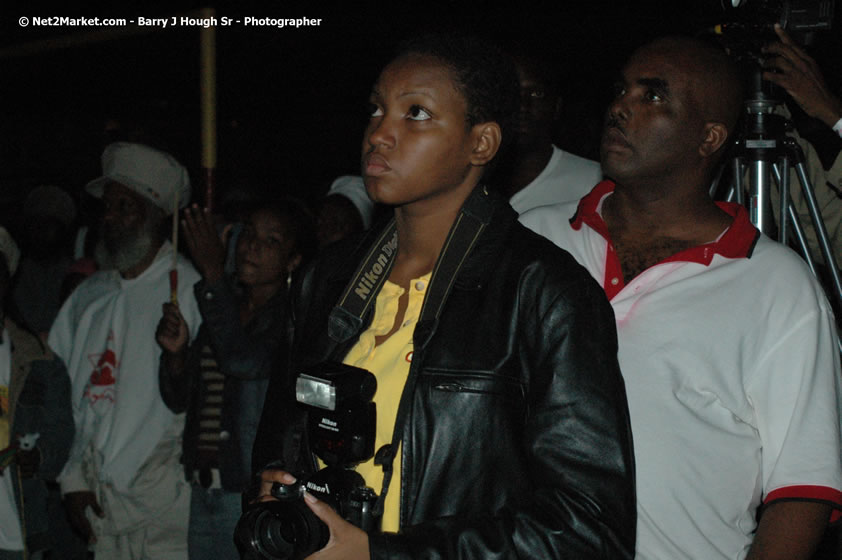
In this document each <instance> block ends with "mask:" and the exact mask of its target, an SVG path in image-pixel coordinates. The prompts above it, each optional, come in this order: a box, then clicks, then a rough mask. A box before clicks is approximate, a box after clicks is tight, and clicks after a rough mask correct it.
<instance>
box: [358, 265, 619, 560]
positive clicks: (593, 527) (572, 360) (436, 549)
mask: <svg viewBox="0 0 842 560" xmlns="http://www.w3.org/2000/svg"><path fill="white" fill-rule="evenodd" d="M575 267H577V265H574V268H575ZM573 272H574V274H573V275H572V280H571V275H569V274H563V275H555V274H554V275H549V276H545V275H544V272H543V269H542V268H541V267H536V268H535V269H534V270H527V271H525V272H524V274H523V276H522V277H521V282H520V284H521V291H520V294H519V297H520V298H521V301H522V302H523V304H522V307H521V311H520V319H519V326H518V328H519V329H520V330H521V332H520V336H519V340H520V341H521V343H520V344H521V349H520V353H521V355H522V363H523V364H524V367H525V369H526V370H528V371H525V372H524V376H525V378H526V379H527V380H528V389H527V395H526V399H527V403H528V412H527V419H526V422H525V424H524V428H523V430H522V433H521V434H520V437H521V439H522V442H523V447H522V449H523V450H524V452H525V453H526V454H527V455H528V456H527V457H526V462H527V463H528V464H529V465H530V467H529V468H528V476H529V477H530V478H531V479H532V488H533V489H534V490H533V492H532V493H531V495H528V496H520V497H516V498H511V499H509V500H508V501H507V502H506V503H505V504H504V505H503V507H502V508H500V509H499V510H497V511H493V512H492V511H489V512H487V513H484V512H483V513H481V514H466V515H464V516H462V515H453V516H449V517H445V518H439V519H434V520H430V521H425V522H423V523H420V524H418V525H415V526H410V527H406V528H404V529H402V530H401V532H400V533H398V534H380V535H371V536H370V549H371V557H372V558H374V559H381V558H382V559H385V558H389V559H396V558H398V559H402V558H406V559H410V558H413V559H415V558H418V559H421V558H424V559H438V558H442V559H444V558H448V559H454V558H483V559H495V558H501V559H502V558H571V559H577V560H583V559H597V558H598V559H617V558H632V557H633V555H634V542H635V522H636V509H635V493H634V467H633V454H632V441H631V429H630V426H629V417H628V408H627V404H626V399H625V389H624V385H623V381H622V377H621V375H620V370H619V366H618V363H617V343H616V332H615V324H614V317H613V312H612V310H611V307H610V305H609V303H608V302H607V301H606V299H605V296H604V293H603V292H602V290H601V289H600V288H599V287H598V286H597V285H596V283H595V282H593V281H592V280H591V279H590V277H584V275H583V274H582V273H579V272H578V271H576V270H574V271H573ZM585 274H586V273H585ZM498 320H504V318H502V317H501V318H499V319H498ZM478 437H483V436H478ZM485 437H488V441H486V442H484V444H483V445H486V446H493V445H495V440H494V437H493V434H490V435H489V436H485ZM477 468H478V469H495V468H497V469H505V468H506V465H478V466H477ZM480 476H481V475H480ZM475 480H476V479H475V478H474V477H472V476H471V473H465V480H464V481H463V484H468V485H470V484H475ZM474 491H475V492H495V491H496V490H495V488H479V487H477V488H475V489H474Z"/></svg>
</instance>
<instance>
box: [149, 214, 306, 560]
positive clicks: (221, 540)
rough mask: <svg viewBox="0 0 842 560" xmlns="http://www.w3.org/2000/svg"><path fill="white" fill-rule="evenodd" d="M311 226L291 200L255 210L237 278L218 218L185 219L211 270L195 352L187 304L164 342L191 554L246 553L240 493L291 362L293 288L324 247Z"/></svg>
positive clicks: (240, 248)
mask: <svg viewBox="0 0 842 560" xmlns="http://www.w3.org/2000/svg"><path fill="white" fill-rule="evenodd" d="M312 222H313V220H312V219H311V218H310V217H309V214H308V213H307V212H306V210H305V209H304V207H303V205H302V204H300V203H298V202H297V201H294V200H291V199H287V200H282V201H279V202H275V203H270V204H266V205H262V206H260V207H259V208H256V209H255V210H253V211H252V212H251V213H250V214H249V217H248V219H247V220H246V222H245V224H244V226H243V229H242V231H241V233H240V235H239V236H238V238H237V247H236V278H228V277H226V276H225V274H224V272H223V269H224V262H225V254H226V251H225V248H224V246H223V243H222V241H221V240H220V238H219V236H218V235H217V233H216V229H215V227H214V224H213V221H212V217H211V216H210V214H209V213H208V212H207V210H201V209H198V208H197V207H195V206H194V207H193V208H192V209H188V210H187V211H186V213H185V218H184V229H185V237H186V241H187V246H188V249H189V250H190V253H191V255H192V257H193V260H194V262H195V263H196V267H197V269H198V270H199V271H200V272H201V274H202V280H200V281H199V282H198V283H197V284H196V286H195V292H196V299H197V301H198V303H199V309H200V311H201V314H202V326H201V328H200V330H199V333H198V335H197V337H196V340H195V341H194V342H193V344H190V345H189V347H188V343H187V327H186V324H185V322H184V319H183V318H182V317H181V315H180V313H179V311H178V306H177V305H176V304H174V303H167V304H165V305H164V315H163V317H162V318H161V321H160V323H159V325H158V329H157V340H158V343H159V344H160V345H161V347H162V348H163V350H164V352H163V354H162V357H161V368H160V387H161V395H162V397H163V399H164V402H165V403H166V405H167V406H168V407H169V408H170V409H171V410H172V411H173V412H177V413H180V412H185V411H186V412H187V421H186V425H185V432H184V444H183V456H182V463H184V469H185V474H186V476H187V478H188V480H190V481H191V482H193V492H192V498H191V506H190V528H189V533H188V551H189V555H190V558H195V559H206V558H220V559H221V558H238V557H239V555H238V554H237V551H236V549H235V547H234V545H233V540H232V537H231V535H232V533H233V529H234V525H235V524H236V521H237V519H238V518H239V515H240V510H241V506H240V492H242V491H243V490H244V488H245V487H246V484H247V482H248V480H249V475H250V461H251V447H252V443H253V441H254V437H255V433H256V431H257V424H258V420H259V419H260V411H261V408H262V406H263V398H264V395H265V392H266V386H267V385H268V383H269V377H270V375H271V373H272V372H273V371H275V370H277V369H278V368H279V367H281V365H282V364H283V363H284V362H285V359H286V352H287V334H286V332H285V330H284V326H285V324H286V310H287V284H288V281H289V278H290V275H291V274H292V273H293V271H294V270H295V269H296V268H297V267H298V265H299V264H300V263H301V262H302V260H303V259H304V258H306V257H307V256H308V254H309V252H311V250H312V249H314V248H315V232H314V228H313V223H312Z"/></svg>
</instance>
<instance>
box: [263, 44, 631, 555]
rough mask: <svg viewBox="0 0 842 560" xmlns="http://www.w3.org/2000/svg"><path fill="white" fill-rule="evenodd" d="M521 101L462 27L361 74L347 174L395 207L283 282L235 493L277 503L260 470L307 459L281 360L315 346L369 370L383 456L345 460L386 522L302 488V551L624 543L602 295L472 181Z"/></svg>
mask: <svg viewBox="0 0 842 560" xmlns="http://www.w3.org/2000/svg"><path fill="white" fill-rule="evenodd" d="M517 100H518V83H517V77H516V75H515V72H514V69H513V68H512V67H511V65H510V64H509V63H507V62H505V60H504V58H503V57H502V55H501V54H500V52H499V51H498V50H497V49H496V48H495V47H493V46H491V45H488V44H486V43H484V42H482V41H479V40H476V39H471V38H463V37H459V36H433V37H426V38H421V39H418V40H415V41H413V42H410V43H408V44H406V45H405V46H404V48H403V49H402V50H401V52H400V54H399V55H398V56H397V57H396V58H394V59H393V60H392V62H391V63H389V64H388V65H387V66H386V68H385V69H384V70H383V71H382V73H381V74H380V77H379V79H378V80H377V83H376V84H375V85H374V88H373V90H372V94H371V98H370V102H371V117H370V121H369V124H368V127H367V129H366V132H365V135H364V139H363V143H362V174H363V176H364V180H365V186H366V190H367V192H368V195H369V196H370V197H371V199H372V200H374V201H375V202H377V203H382V204H386V205H389V206H391V207H393V209H394V220H392V221H390V222H389V223H388V224H385V225H384V224H380V225H378V226H375V227H373V228H372V230H371V233H370V234H368V235H367V236H366V237H364V238H363V239H362V240H360V239H359V238H357V239H356V240H355V241H351V240H349V241H348V242H347V243H345V242H343V243H339V244H337V245H333V246H331V247H330V248H328V249H325V251H324V253H322V254H321V255H320V257H319V258H317V260H316V261H315V263H314V265H313V266H312V267H308V270H307V271H306V272H305V274H304V275H303V277H302V280H301V282H300V285H298V286H297V288H296V289H294V290H293V304H292V307H291V309H292V313H293V315H294V321H295V322H294V325H295V331H294V342H293V346H292V349H291V366H290V368H289V370H288V371H289V375H288V376H287V377H286V378H284V377H282V376H277V377H274V378H273V379H272V380H271V382H270V387H269V389H268V392H267V397H266V403H265V405H264V409H263V417H262V418H261V423H260V427H259V429H258V436H257V439H256V441H255V447H254V459H253V464H254V465H255V466H256V467H257V469H259V473H258V476H257V477H256V480H255V484H254V487H253V488H252V489H251V492H250V493H249V494H248V495H247V497H248V498H249V499H250V501H251V502H252V503H255V504H257V503H259V502H264V501H270V500H274V499H275V498H274V497H273V496H272V495H271V489H272V487H273V485H274V484H275V483H282V484H291V483H293V482H295V481H296V476H304V477H306V476H309V475H310V474H311V473H313V472H314V471H315V470H316V469H317V468H318V466H319V465H318V463H317V461H316V459H315V457H314V455H313V453H312V448H311V447H310V442H309V441H308V438H307V437H306V434H304V433H303V427H304V425H305V424H306V418H307V412H306V410H305V409H304V408H303V407H300V406H297V405H296V402H295V391H294V386H295V377H294V375H293V374H297V373H298V372H300V371H306V370H307V368H309V367H311V366H313V365H315V364H318V363H320V362H323V361H326V360H334V361H344V362H345V363H346V364H349V365H353V366H357V367H361V368H365V369H368V370H370V371H372V372H373V373H374V375H375V376H376V378H377V392H376V393H375V395H374V401H375V403H376V406H377V415H378V417H377V435H376V443H375V449H379V450H380V451H378V454H377V455H378V464H377V465H374V464H372V462H371V461H369V462H367V463H362V464H360V465H358V466H357V467H356V470H357V472H358V473H360V474H361V475H363V477H364V478H365V480H366V482H367V484H368V485H369V486H371V487H373V488H374V489H376V490H377V491H378V493H379V494H380V500H381V504H382V506H383V517H382V531H372V532H371V533H366V532H364V531H362V530H361V529H359V528H357V527H355V526H354V525H352V524H351V523H349V522H347V521H345V520H344V519H342V518H341V517H340V516H339V515H338V514H337V512H335V511H334V510H333V509H331V508H330V507H329V506H328V505H327V504H326V503H324V502H322V501H319V500H318V499H317V498H316V497H315V496H313V495H311V494H310V493H307V494H305V501H306V503H307V504H308V506H309V508H310V509H311V510H312V511H313V512H314V513H315V514H316V515H317V516H318V517H319V518H320V519H321V520H322V521H324V522H325V524H326V525H327V527H328V528H329V530H330V539H329V541H328V542H327V544H326V546H325V547H324V548H322V549H321V550H319V551H317V552H315V553H314V554H312V555H311V557H310V558H314V559H315V558H319V559H324V558H345V559H347V558H351V559H356V558H487V559H494V558H577V559H587V558H611V559H618V558H631V557H632V555H633V551H634V534H635V512H634V509H635V506H634V499H635V494H634V469H633V460H632V441H631V432H630V429H629V423H628V409H627V406H626V401H625V390H624V386H623V382H622V378H621V376H620V371H619V368H618V366H617V354H616V351H617V346H616V333H615V329H614V326H613V315H612V313H611V310H610V306H609V305H608V303H607V301H606V299H605V297H604V296H603V295H602V294H601V293H600V289H599V286H598V285H597V284H595V283H594V281H593V280H592V279H591V278H590V277H589V275H588V274H587V273H586V272H585V271H584V270H583V269H582V268H581V267H580V266H579V265H577V264H576V263H575V261H574V260H573V259H572V258H571V257H570V255H568V254H567V253H565V252H564V251H560V250H556V249H555V248H554V247H552V246H551V245H550V244H549V243H548V242H547V241H546V240H545V239H542V238H540V237H538V236H537V235H533V234H532V233H531V232H529V231H527V230H526V229H525V228H523V227H521V226H520V225H519V224H518V223H517V216H516V214H515V212H514V211H513V210H512V208H511V207H510V206H509V205H508V203H507V202H506V201H505V200H504V199H502V198H500V197H499V196H497V195H495V194H494V193H493V192H489V190H488V189H486V188H485V187H484V186H483V185H482V184H481V183H480V181H481V178H482V176H483V173H484V171H485V170H486V168H487V167H488V165H489V164H490V163H491V162H492V160H493V158H494V157H495V155H496V154H497V152H498V150H499V148H500V146H501V143H502V142H503V140H504V139H505V138H507V134H508V130H509V129H508V127H509V124H510V118H511V115H512V113H513V112H514V110H515V109H516V106H517ZM381 464H382V465H383V467H382V470H381V467H380V465H381ZM387 470H389V472H391V476H390V477H386V476H384V472H385V471H387ZM378 509H379V508H378Z"/></svg>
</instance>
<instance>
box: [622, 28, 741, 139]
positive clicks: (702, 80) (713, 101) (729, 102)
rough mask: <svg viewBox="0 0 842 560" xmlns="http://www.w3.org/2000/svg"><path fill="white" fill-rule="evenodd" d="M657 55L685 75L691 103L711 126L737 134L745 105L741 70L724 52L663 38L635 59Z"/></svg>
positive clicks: (682, 39) (702, 44) (696, 42)
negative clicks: (735, 128) (713, 124)
mask: <svg viewBox="0 0 842 560" xmlns="http://www.w3.org/2000/svg"><path fill="white" fill-rule="evenodd" d="M653 54H657V55H659V56H666V60H667V61H668V62H669V63H672V64H674V65H675V66H676V68H679V69H681V70H683V71H684V73H685V75H686V76H687V79H688V86H689V88H688V93H689V95H690V99H689V101H690V102H691V103H692V106H693V107H694V109H695V110H697V111H698V112H699V116H700V117H701V118H702V119H703V120H704V121H707V122H719V123H722V124H724V125H725V126H726V127H727V129H728V132H729V133H730V132H733V130H734V127H735V126H736V123H737V119H738V118H739V116H740V111H741V109H742V104H743V87H742V77H741V75H740V72H739V68H738V67H737V65H736V64H735V63H734V61H733V60H731V58H730V57H729V56H728V55H727V54H726V53H725V51H723V50H722V49H721V48H719V47H717V46H716V45H713V44H711V43H709V42H706V41H702V40H700V39H693V38H690V37H678V36H674V37H662V38H660V39H656V40H654V41H652V42H651V43H649V44H647V45H645V46H643V47H641V48H640V49H638V50H637V51H636V52H635V54H634V55H632V57H633V58H634V57H648V56H652V55H653Z"/></svg>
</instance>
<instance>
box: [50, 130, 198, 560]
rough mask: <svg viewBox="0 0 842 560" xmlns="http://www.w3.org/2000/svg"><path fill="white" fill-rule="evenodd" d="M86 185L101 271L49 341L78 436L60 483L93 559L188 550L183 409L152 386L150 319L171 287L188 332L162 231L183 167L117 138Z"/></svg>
mask: <svg viewBox="0 0 842 560" xmlns="http://www.w3.org/2000/svg"><path fill="white" fill-rule="evenodd" d="M102 168H103V176H102V177H101V178H99V179H96V180H95V181H92V182H91V183H89V184H88V185H87V187H86V189H87V191H88V192H89V193H91V194H92V195H94V196H96V197H99V198H101V199H102V201H103V203H104V216H103V220H102V231H101V236H100V243H99V246H98V247H97V250H96V256H97V260H98V262H99V265H100V268H101V269H102V270H101V271H100V272H97V273H96V274H94V275H93V276H91V277H90V278H88V279H87V280H85V281H84V282H83V283H82V284H80V285H79V287H78V288H77V289H76V290H75V291H74V292H73V294H72V295H71V296H70V297H69V298H68V300H67V301H66V302H65V304H64V305H63V307H62V309H61V311H60V312H59V314H58V317H57V318H56V320H55V322H54V323H53V326H52V328H51V329H50V335H49V339H48V340H49V344H50V346H51V347H52V348H53V349H54V350H55V352H56V354H58V355H59V356H60V357H61V358H62V359H63V360H64V362H65V363H66V364H67V368H68V371H69V373H70V378H71V381H72V386H73V388H72V401H73V413H74V419H75V422H76V426H77V435H76V437H75V439H74V441H73V446H72V449H71V452H70V458H69V460H68V462H67V465H66V466H65V468H64V470H63V471H62V473H61V475H60V477H59V482H60V484H61V489H62V494H63V495H64V501H65V506H66V508H67V510H68V515H69V517H70V520H71V523H73V525H74V526H75V527H76V528H77V529H78V530H79V531H80V532H81V533H82V534H83V535H84V536H85V537H86V538H87V539H88V542H89V543H90V544H91V546H92V548H93V550H94V552H95V555H96V558H97V560H103V559H112V558H113V559H120V560H123V559H125V560H129V559H132V560H134V559H152V558H154V559H156V560H170V559H186V558H187V521H188V512H189V503H190V496H189V495H190V486H189V485H188V484H187V483H186V482H185V481H184V477H183V475H182V470H181V467H180V465H179V456H180V452H181V451H180V450H181V446H180V436H181V432H182V428H183V423H184V418H183V415H174V414H173V413H172V412H170V411H169V409H168V408H167V407H166V406H165V405H164V403H163V401H162V400H161V397H160V394H159V389H158V377H157V372H158V360H159V356H160V349H159V347H158V345H157V344H156V343H155V326H156V325H157V322H158V319H159V318H160V315H161V307H160V306H161V305H162V304H163V303H164V302H165V301H168V300H170V299H171V297H172V294H171V286H170V278H171V274H170V272H171V270H172V269H175V270H176V271H177V278H178V286H177V291H176V293H175V295H176V297H177V299H178V302H179V305H180V308H181V313H182V314H183V316H184V318H185V320H186V321H187V324H188V328H189V331H190V337H191V338H192V337H193V336H194V335H195V333H196V331H197V330H198V327H199V323H200V322H201V316H200V314H199V311H198V308H197V305H196V302H195V299H194V297H193V293H192V286H193V284H194V283H195V282H196V281H197V280H198V279H199V275H198V273H197V272H196V271H195V269H194V268H193V267H192V266H191V265H190V264H189V263H188V262H187V261H186V260H184V259H182V258H181V257H180V256H178V255H177V254H176V250H175V248H174V247H173V245H172V244H171V243H170V242H169V241H167V240H166V238H165V234H164V231H165V227H164V225H165V218H166V216H167V215H168V214H172V213H173V212H177V210H178V208H179V207H183V206H185V205H186V204H187V202H188V201H189V198H190V180H189V177H188V175H187V170H186V169H185V168H184V167H183V166H182V165H181V164H179V163H178V162H177V161H176V160H175V159H174V158H173V157H172V156H170V155H169V154H167V153H164V152H161V151H158V150H155V149H153V148H150V147H148V146H144V145H141V144H132V143H126V142H117V143H114V144H110V145H109V146H107V147H106V148H105V151H104V152H103V155H102Z"/></svg>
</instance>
